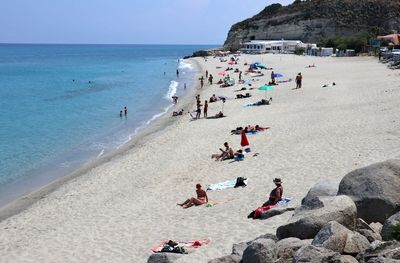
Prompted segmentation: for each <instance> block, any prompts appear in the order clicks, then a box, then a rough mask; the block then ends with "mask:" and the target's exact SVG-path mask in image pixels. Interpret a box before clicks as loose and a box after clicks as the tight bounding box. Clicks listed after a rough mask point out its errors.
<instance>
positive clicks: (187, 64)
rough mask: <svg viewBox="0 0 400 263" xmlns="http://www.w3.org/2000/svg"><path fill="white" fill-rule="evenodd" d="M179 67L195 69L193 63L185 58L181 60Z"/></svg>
mask: <svg viewBox="0 0 400 263" xmlns="http://www.w3.org/2000/svg"><path fill="white" fill-rule="evenodd" d="M178 68H179V69H193V66H192V64H190V63H187V62H185V61H184V60H183V59H180V60H179V66H178Z"/></svg>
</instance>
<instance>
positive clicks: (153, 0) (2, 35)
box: [0, 0, 293, 45]
mask: <svg viewBox="0 0 400 263" xmlns="http://www.w3.org/2000/svg"><path fill="white" fill-rule="evenodd" d="M292 2H293V0H282V1H278V0H276V1H273V0H251V1H249V0H0V43H57V44H58V43H65V44H73V43H76V44H216V45H222V44H223V42H224V41H225V39H226V36H227V33H228V31H229V29H230V27H231V26H232V25H233V24H234V23H236V22H240V21H242V20H244V19H246V18H249V17H252V16H254V15H256V14H257V13H258V12H260V11H261V10H263V9H264V8H265V7H266V6H267V5H270V4H272V3H281V4H282V5H287V4H290V3H292Z"/></svg>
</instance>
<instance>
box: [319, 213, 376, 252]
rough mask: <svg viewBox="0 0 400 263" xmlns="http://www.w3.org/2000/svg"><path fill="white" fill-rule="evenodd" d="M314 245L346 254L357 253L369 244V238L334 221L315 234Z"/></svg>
mask: <svg viewBox="0 0 400 263" xmlns="http://www.w3.org/2000/svg"><path fill="white" fill-rule="evenodd" d="M312 245H315V246H322V247H324V248H327V249H330V250H333V251H336V252H339V253H341V254H342V253H345V254H352V255H356V254H358V253H359V252H361V251H363V250H365V249H367V248H368V246H369V242H368V240H367V238H365V237H364V236H362V235H361V234H359V233H357V232H353V231H351V230H349V229H347V228H346V227H344V226H342V225H341V224H339V223H337V222H335V221H332V222H329V223H328V224H326V225H325V226H324V227H323V228H322V229H321V230H320V231H319V232H318V234H317V235H316V236H315V238H314V240H313V241H312Z"/></svg>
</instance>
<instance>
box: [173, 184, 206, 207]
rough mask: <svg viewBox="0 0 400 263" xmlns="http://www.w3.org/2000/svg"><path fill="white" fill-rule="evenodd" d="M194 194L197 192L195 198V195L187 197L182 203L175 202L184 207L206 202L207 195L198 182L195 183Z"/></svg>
mask: <svg viewBox="0 0 400 263" xmlns="http://www.w3.org/2000/svg"><path fill="white" fill-rule="evenodd" d="M196 194H197V198H195V197H191V198H189V199H187V200H186V201H185V202H183V203H182V204H177V205H179V206H181V207H182V208H184V209H186V208H189V207H192V206H194V205H195V206H198V205H204V204H207V203H208V196H207V193H206V191H204V190H203V189H202V188H201V185H200V184H196Z"/></svg>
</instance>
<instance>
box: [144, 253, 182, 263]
mask: <svg viewBox="0 0 400 263" xmlns="http://www.w3.org/2000/svg"><path fill="white" fill-rule="evenodd" d="M181 257H182V255H181V254H174V253H155V254H152V255H151V256H150V257H149V258H148V259H147V263H173V262H175V261H177V260H178V259H179V258H181Z"/></svg>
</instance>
